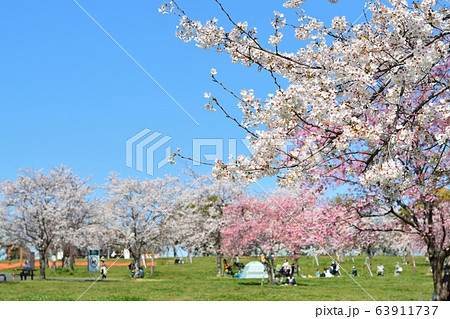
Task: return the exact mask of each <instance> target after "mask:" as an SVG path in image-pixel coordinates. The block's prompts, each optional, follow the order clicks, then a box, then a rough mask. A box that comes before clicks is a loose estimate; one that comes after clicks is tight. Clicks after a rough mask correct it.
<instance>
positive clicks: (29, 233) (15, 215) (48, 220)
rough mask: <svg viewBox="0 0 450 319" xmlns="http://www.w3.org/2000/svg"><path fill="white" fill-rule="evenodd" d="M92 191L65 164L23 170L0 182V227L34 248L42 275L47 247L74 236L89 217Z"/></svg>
mask: <svg viewBox="0 0 450 319" xmlns="http://www.w3.org/2000/svg"><path fill="white" fill-rule="evenodd" d="M91 193H92V188H91V187H90V186H89V185H88V184H87V181H86V180H83V179H81V178H80V177H78V176H76V175H73V174H72V171H71V170H70V169H67V168H66V167H64V166H61V167H56V168H54V169H52V170H51V171H50V172H49V173H48V174H47V175H46V174H45V173H44V172H43V170H40V171H35V170H33V169H29V170H22V174H20V175H18V176H17V180H16V181H9V180H5V181H3V182H2V183H1V186H0V196H1V198H2V201H1V211H2V216H1V224H0V227H1V228H2V229H3V230H4V232H5V234H6V236H7V237H8V238H10V240H12V241H15V242H19V243H23V244H28V245H31V246H34V247H35V248H36V250H37V251H38V252H39V259H40V278H41V279H45V268H46V265H47V253H48V249H49V247H50V246H51V245H52V244H55V243H57V241H58V239H61V238H69V237H71V236H75V235H76V234H77V233H78V232H79V231H80V229H81V228H82V226H83V225H84V224H85V223H86V221H87V220H88V219H89V216H90V201H89V199H88V196H89V195H90V194H91Z"/></svg>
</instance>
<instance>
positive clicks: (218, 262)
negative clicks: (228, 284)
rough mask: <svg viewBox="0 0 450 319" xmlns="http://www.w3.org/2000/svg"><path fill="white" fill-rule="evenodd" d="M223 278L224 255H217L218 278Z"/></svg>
mask: <svg viewBox="0 0 450 319" xmlns="http://www.w3.org/2000/svg"><path fill="white" fill-rule="evenodd" d="M220 276H222V254H217V277H220Z"/></svg>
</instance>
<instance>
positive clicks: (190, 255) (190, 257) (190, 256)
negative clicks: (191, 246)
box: [188, 250, 192, 264]
mask: <svg viewBox="0 0 450 319" xmlns="http://www.w3.org/2000/svg"><path fill="white" fill-rule="evenodd" d="M188 261H189V263H190V264H192V252H191V251H190V250H188Z"/></svg>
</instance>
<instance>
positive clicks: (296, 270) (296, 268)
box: [292, 257, 300, 276]
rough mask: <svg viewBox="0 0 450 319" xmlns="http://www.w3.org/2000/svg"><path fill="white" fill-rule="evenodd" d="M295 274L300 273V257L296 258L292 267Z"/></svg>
mask: <svg viewBox="0 0 450 319" xmlns="http://www.w3.org/2000/svg"><path fill="white" fill-rule="evenodd" d="M292 274H293V275H297V276H298V275H300V274H299V271H298V257H296V258H294V268H293V269H292Z"/></svg>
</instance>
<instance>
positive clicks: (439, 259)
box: [428, 247, 448, 301]
mask: <svg viewBox="0 0 450 319" xmlns="http://www.w3.org/2000/svg"><path fill="white" fill-rule="evenodd" d="M431 249H432V248H431V247H430V248H429V250H428V254H429V256H430V265H431V269H432V270H433V285H434V300H436V301H444V300H447V294H448V282H444V280H443V279H444V261H445V258H446V255H445V252H444V251H443V250H438V251H431ZM436 250H437V249H436Z"/></svg>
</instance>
